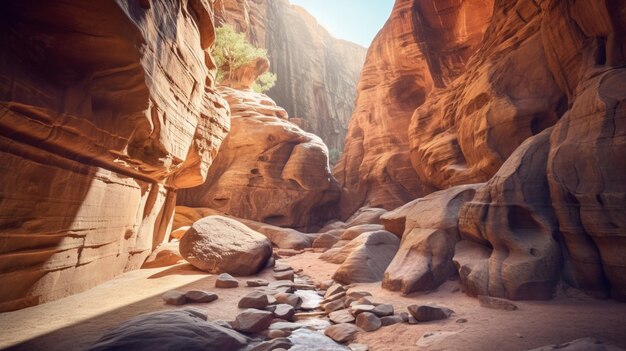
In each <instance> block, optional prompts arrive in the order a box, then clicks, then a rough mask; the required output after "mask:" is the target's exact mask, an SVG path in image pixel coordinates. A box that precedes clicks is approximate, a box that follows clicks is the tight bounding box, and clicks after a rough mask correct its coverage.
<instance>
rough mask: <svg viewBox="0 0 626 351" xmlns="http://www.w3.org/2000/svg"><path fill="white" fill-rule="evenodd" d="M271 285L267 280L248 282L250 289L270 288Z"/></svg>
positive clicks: (251, 280)
mask: <svg viewBox="0 0 626 351" xmlns="http://www.w3.org/2000/svg"><path fill="white" fill-rule="evenodd" d="M269 284H270V283H269V282H268V281H267V280H265V279H250V280H247V281H246V285H247V286H249V287H258V286H268V285H269Z"/></svg>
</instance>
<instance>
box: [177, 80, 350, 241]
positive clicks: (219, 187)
mask: <svg viewBox="0 0 626 351" xmlns="http://www.w3.org/2000/svg"><path fill="white" fill-rule="evenodd" d="M220 91H221V92H222V94H223V95H224V96H225V97H226V100H227V101H228V103H229V105H230V108H231V112H232V121H231V124H232V125H231V131H230V134H229V135H228V137H227V138H226V139H225V140H224V143H223V144H222V147H221V148H220V152H219V154H218V156H217V158H216V160H215V163H214V164H213V166H212V167H211V168H210V169H209V176H208V177H207V181H206V182H205V183H204V184H203V185H201V186H198V187H195V188H191V189H188V190H181V191H179V197H178V203H179V205H184V206H190V207H209V208H213V209H216V210H218V211H221V212H224V213H227V214H229V215H232V216H235V217H239V218H243V219H251V220H254V221H257V222H264V223H267V224H271V225H276V226H282V227H291V228H295V229H300V230H304V231H306V230H311V229H317V228H319V226H318V225H319V224H322V223H324V222H325V220H326V219H327V217H328V211H329V210H330V209H331V206H330V205H331V204H333V203H335V202H336V201H337V197H338V190H337V184H336V181H335V179H334V178H333V177H332V175H331V174H330V169H329V165H328V148H327V147H326V145H324V143H323V142H322V140H321V139H320V138H319V137H317V136H316V135H313V134H310V133H306V132H304V131H303V130H301V129H300V128H298V127H297V126H296V125H294V124H292V123H290V122H289V121H288V120H287V114H286V112H285V111H284V110H283V109H282V108H280V107H278V106H276V104H275V103H274V102H273V101H272V100H271V99H270V98H269V97H268V96H266V95H264V94H259V93H255V92H253V91H251V90H236V89H233V88H230V87H221V88H220ZM311 242H312V240H311ZM296 246H298V245H296ZM296 246H293V247H291V248H302V247H300V246H298V247H296ZM306 246H307V247H310V242H309V243H308V245H306Z"/></svg>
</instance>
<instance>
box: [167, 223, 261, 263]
mask: <svg viewBox="0 0 626 351" xmlns="http://www.w3.org/2000/svg"><path fill="white" fill-rule="evenodd" d="M179 248H180V253H181V255H182V256H183V257H184V258H185V259H186V260H187V261H188V262H189V263H191V264H192V265H194V266H195V267H196V268H198V269H201V270H203V271H207V272H209V273H230V274H235V275H252V274H255V273H257V272H258V271H259V270H261V269H262V268H263V267H264V266H265V263H266V262H267V260H268V259H269V257H270V256H271V254H272V245H271V242H270V241H269V239H267V238H266V237H265V236H263V235H262V234H260V233H258V232H255V231H254V230H252V229H250V228H248V227H247V226H245V225H244V224H242V223H240V222H238V221H235V220H233V219H230V218H227V217H222V216H209V217H205V218H203V219H201V220H199V221H197V222H195V223H194V224H193V225H192V226H191V228H190V229H189V230H188V231H187V233H185V235H184V236H183V237H182V238H181V240H180V244H179Z"/></svg>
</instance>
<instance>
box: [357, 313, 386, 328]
mask: <svg viewBox="0 0 626 351" xmlns="http://www.w3.org/2000/svg"><path fill="white" fill-rule="evenodd" d="M356 326H357V327H359V328H361V329H363V330H365V331H366V332H371V331H375V330H378V329H379V328H380V327H381V326H382V324H381V322H380V319H379V318H378V317H377V316H376V315H375V314H373V313H370V312H363V313H360V314H359V315H358V316H357V317H356Z"/></svg>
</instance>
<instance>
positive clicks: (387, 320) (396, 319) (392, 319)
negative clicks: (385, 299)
mask: <svg viewBox="0 0 626 351" xmlns="http://www.w3.org/2000/svg"><path fill="white" fill-rule="evenodd" d="M380 323H381V324H382V326H383V327H386V326H388V325H393V324H398V323H404V319H403V318H402V316H400V315H393V316H386V317H381V318H380Z"/></svg>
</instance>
